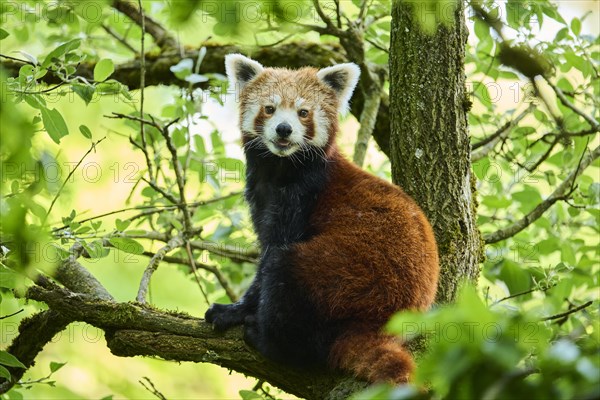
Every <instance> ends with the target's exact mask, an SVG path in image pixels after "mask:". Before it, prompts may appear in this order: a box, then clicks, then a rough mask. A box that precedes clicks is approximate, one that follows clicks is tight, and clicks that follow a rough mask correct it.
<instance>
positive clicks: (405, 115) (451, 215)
mask: <svg viewBox="0 0 600 400" xmlns="http://www.w3.org/2000/svg"><path fill="white" fill-rule="evenodd" d="M444 5H446V6H447V3H439V4H437V5H435V4H434V3H431V4H425V3H423V2H421V3H419V2H405V1H395V2H394V3H393V8H392V35H391V52H390V125H391V134H390V149H391V152H390V153H391V161H392V178H393V180H394V182H395V183H396V184H398V185H400V186H401V187H402V188H403V189H404V190H405V191H406V192H407V193H408V194H410V195H411V196H412V197H413V198H414V199H415V200H416V201H417V202H418V203H419V205H420V206H421V207H422V208H423V210H424V211H425V213H426V214H427V216H428V218H429V220H430V221H431V223H432V225H433V228H434V231H435V236H436V239H437V242H438V248H439V252H440V263H441V277H440V283H439V286H438V295H437V301H438V302H439V303H446V302H451V301H453V300H454V298H455V296H456V292H457V289H458V287H459V285H460V282H461V281H465V280H468V281H476V280H477V277H478V275H479V261H480V254H481V246H480V243H481V242H480V235H479V232H478V230H477V227H476V225H475V205H474V201H475V200H474V195H473V192H472V188H471V162H470V144H469V136H468V131H467V110H466V108H467V104H468V102H467V101H466V100H467V95H466V93H465V72H464V56H465V43H466V40H467V35H468V33H467V29H466V26H465V22H464V5H463V3H462V2H456V4H455V5H453V7H454V6H455V7H456V8H455V9H454V10H450V13H448V10H447V9H445V10H440V9H435V8H431V9H425V7H443V6H444ZM434 15H438V16H442V17H443V16H446V17H448V16H449V20H446V21H438V23H437V24H436V26H435V30H434V32H432V33H429V32H425V31H424V24H423V21H422V19H423V18H434Z"/></svg>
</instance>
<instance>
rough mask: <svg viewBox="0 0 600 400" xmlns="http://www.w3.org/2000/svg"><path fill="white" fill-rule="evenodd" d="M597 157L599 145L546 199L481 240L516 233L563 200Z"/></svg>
mask: <svg viewBox="0 0 600 400" xmlns="http://www.w3.org/2000/svg"><path fill="white" fill-rule="evenodd" d="M598 157H600V146H598V147H596V148H595V149H594V150H593V151H592V152H591V153H590V154H589V155H588V156H587V157H583V158H582V159H581V162H580V163H579V165H578V166H577V168H576V169H575V170H574V171H572V172H571V173H570V174H569V176H567V178H566V179H565V180H564V181H563V182H562V183H561V184H560V185H559V186H558V187H557V188H556V189H555V190H554V192H552V194H551V195H550V196H548V198H547V199H546V200H544V201H542V202H541V203H540V204H538V205H537V207H535V208H534V209H533V210H532V211H531V212H530V213H529V214H527V215H525V216H524V217H523V218H521V219H520V220H518V221H516V222H515V223H513V224H511V225H509V226H507V227H505V228H502V229H500V230H497V231H496V232H492V233H488V234H487V235H484V237H483V240H484V241H485V243H486V244H490V243H496V242H499V241H501V240H504V239H507V238H509V237H512V236H514V235H516V234H517V233H519V232H521V231H522V230H523V229H525V228H527V227H528V226H529V225H531V224H532V223H533V222H535V221H536V220H537V219H538V218H540V217H541V216H542V215H543V214H544V213H545V212H546V210H548V209H549V208H550V207H551V206H552V205H553V204H554V203H556V202H557V201H559V200H564V199H565V198H566V196H568V195H569V194H570V192H571V191H572V190H573V186H574V183H575V179H577V177H578V176H579V175H581V174H582V173H583V171H584V170H585V169H586V168H587V167H588V166H589V165H590V164H591V163H592V162H593V161H594V160H596V159H597V158H598Z"/></svg>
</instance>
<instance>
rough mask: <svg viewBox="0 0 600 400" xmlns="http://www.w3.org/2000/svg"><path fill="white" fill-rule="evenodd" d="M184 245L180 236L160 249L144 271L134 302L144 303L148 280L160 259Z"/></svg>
mask: <svg viewBox="0 0 600 400" xmlns="http://www.w3.org/2000/svg"><path fill="white" fill-rule="evenodd" d="M184 244H185V242H184V241H183V238H182V237H181V235H177V236H175V237H174V238H172V239H171V240H169V242H168V243H167V244H166V245H165V246H163V247H162V248H160V249H159V250H158V251H157V252H156V254H155V255H154V257H152V258H151V259H150V262H149V263H148V266H147V267H146V269H145V270H144V274H143V275H142V280H141V281H140V288H139V289H138V293H137V296H136V301H137V302H138V303H141V304H145V303H146V295H147V293H148V286H149V285H150V278H152V274H153V273H154V271H156V269H157V268H158V264H160V262H161V261H162V259H163V258H164V257H165V256H166V255H167V253H168V252H170V251H172V250H173V249H176V248H178V247H181V246H183V245H184Z"/></svg>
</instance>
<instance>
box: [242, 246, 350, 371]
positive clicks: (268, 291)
mask: <svg viewBox="0 0 600 400" xmlns="http://www.w3.org/2000/svg"><path fill="white" fill-rule="evenodd" d="M289 257H290V256H289V251H288V250H286V249H281V248H274V247H271V248H269V250H267V251H266V252H265V254H264V256H263V260H262V261H263V263H264V264H262V267H263V269H262V281H261V291H260V302H259V305H258V309H257V312H256V314H255V315H254V316H250V317H247V318H246V320H245V321H244V329H245V331H244V339H245V340H246V342H247V343H248V344H249V345H251V346H252V347H254V348H256V349H257V350H258V351H259V352H260V353H262V354H263V355H264V356H266V357H268V358H270V359H273V360H275V361H279V362H285V363H286V364H292V365H296V366H303V365H311V364H321V365H324V364H325V363H326V360H327V355H328V354H329V348H330V346H331V343H332V342H333V340H334V338H335V336H336V335H337V333H338V330H337V327H336V324H335V322H331V321H325V320H323V319H321V318H320V317H319V313H318V312H317V310H316V308H315V307H314V305H313V304H312V302H311V301H310V299H309V298H308V296H307V294H306V292H305V290H303V289H302V288H301V287H300V286H299V284H298V281H297V279H295V277H294V275H293V273H292V272H291V270H290V266H291V264H290V261H291V260H290V259H289Z"/></svg>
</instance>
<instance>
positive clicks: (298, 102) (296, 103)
mask: <svg viewBox="0 0 600 400" xmlns="http://www.w3.org/2000/svg"><path fill="white" fill-rule="evenodd" d="M304 103H306V100H305V99H303V98H302V97H299V98H298V99H297V100H296V101H295V102H294V105H295V106H296V108H297V109H298V108H300V107H302V104H304Z"/></svg>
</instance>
